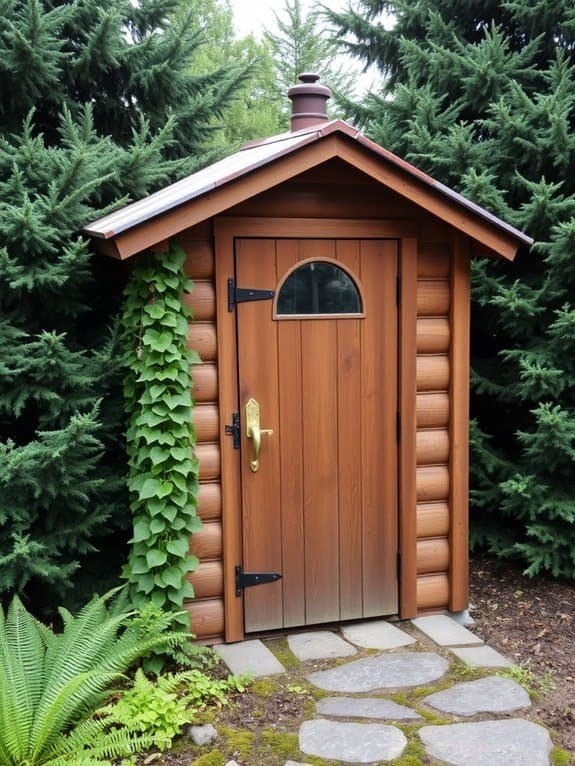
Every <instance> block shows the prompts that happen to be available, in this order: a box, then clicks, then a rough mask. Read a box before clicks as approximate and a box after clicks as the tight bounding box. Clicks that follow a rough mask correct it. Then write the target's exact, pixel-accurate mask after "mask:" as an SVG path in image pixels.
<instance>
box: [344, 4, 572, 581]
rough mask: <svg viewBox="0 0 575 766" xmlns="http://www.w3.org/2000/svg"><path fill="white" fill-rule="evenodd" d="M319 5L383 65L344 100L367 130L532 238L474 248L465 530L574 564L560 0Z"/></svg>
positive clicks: (507, 547)
mask: <svg viewBox="0 0 575 766" xmlns="http://www.w3.org/2000/svg"><path fill="white" fill-rule="evenodd" d="M384 12H389V13H392V14H393V15H394V17H395V25H394V26H393V27H392V28H389V27H388V28H386V25H385V24H383V23H382V19H383V16H382V14H383V13H384ZM332 20H333V21H334V23H335V24H336V25H337V26H338V29H339V33H340V34H341V35H343V36H345V39H347V40H348V41H349V49H350V51H351V52H352V53H353V54H354V55H356V56H357V57H359V58H360V59H361V60H362V61H363V62H364V64H368V63H369V64H373V63H375V64H377V66H378V67H379V70H380V72H381V73H382V75H383V76H384V77H385V78H386V79H385V84H384V86H383V87H382V90H381V92H379V93H373V94H371V95H370V96H369V97H368V98H366V99H365V100H364V102H363V103H361V104H358V105H357V107H356V108H355V110H354V116H355V118H356V119H357V120H359V121H360V122H361V123H362V124H363V126H364V127H365V129H366V131H367V132H368V133H369V134H370V136H371V137H372V138H373V139H374V140H376V141H378V142H379V143H381V144H383V145H384V146H386V147H388V148H389V149H391V150H392V151H395V152H397V153H398V154H400V155H401V156H403V157H405V158H406V159H407V160H409V161H410V162H413V163H414V164H415V165H417V166H418V167H420V168H422V169H423V170H425V171H427V172H429V173H430V174H432V175H433V176H435V177H436V178H438V179H439V180H441V181H442V182H444V183H446V184H448V185H450V186H452V187H454V188H456V189H457V190H459V191H460V192H462V193H463V194H464V195H466V196H467V197H469V198H470V199H472V200H475V201H476V202H477V203H479V204H480V205H482V206H484V207H486V208H487V209H489V210H491V211H492V212H493V213H495V214H496V215H498V216H500V217H502V218H503V219H505V220H507V221H509V222H510V223H512V224H514V225H515V226H517V227H518V228H520V229H522V230H524V231H526V232H527V233H529V234H530V235H531V236H533V237H534V238H535V240H536V244H535V246H534V247H533V248H532V250H531V252H530V253H529V254H527V253H522V254H520V255H519V257H518V259H517V261H516V263H515V264H514V265H508V264H501V263H494V262H487V261H484V260H478V261H477V262H476V263H474V272H473V274H474V282H473V298H474V313H473V328H474V332H473V345H472V352H473V361H472V364H473V369H474V375H473V384H474V392H475V395H474V399H473V401H472V404H473V408H474V412H475V415H476V417H477V422H476V423H475V424H474V428H473V450H472V461H471V466H472V479H473V505H474V509H475V513H474V521H475V524H474V531H473V540H474V542H475V543H476V544H477V543H479V544H484V545H486V546H487V547H488V548H489V549H490V550H491V551H492V552H495V553H497V554H498V555H500V556H509V557H519V558H521V559H522V560H523V561H524V562H525V563H526V565H527V572H528V573H529V574H535V573H537V572H539V571H543V570H546V571H549V572H552V573H553V574H555V575H562V576H567V577H573V576H575V523H574V522H575V482H574V480H573V476H574V475H575V300H574V297H573V296H574V295H575V176H574V175H573V168H574V167H575V130H574V129H575V9H574V7H573V4H572V3H570V2H568V0H536V2H532V3H525V2H521V1H520V0H517V2H515V1H514V0H510V1H509V2H502V1H501V0H481V1H479V0H449V2H447V0H401V1H400V0H397V2H382V1H381V0H360V2H359V5H358V9H357V10H356V11H349V12H346V13H342V14H332Z"/></svg>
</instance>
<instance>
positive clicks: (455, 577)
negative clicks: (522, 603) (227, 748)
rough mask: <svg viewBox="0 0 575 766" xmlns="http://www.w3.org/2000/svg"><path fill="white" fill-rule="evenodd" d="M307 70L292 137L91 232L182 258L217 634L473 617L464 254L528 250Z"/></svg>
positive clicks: (119, 253)
mask: <svg viewBox="0 0 575 766" xmlns="http://www.w3.org/2000/svg"><path fill="white" fill-rule="evenodd" d="M300 79H302V83H301V84H299V85H297V86H295V87H294V88H292V89H291V90H290V92H289V95H290V98H292V103H293V108H292V131H291V132H290V133H286V134H283V135H279V136H275V137H273V138H269V139H267V140H264V141H259V142H257V143H253V144H250V145H248V146H247V147H245V148H244V149H243V150H241V151H239V152H237V153H236V154H234V155H232V156H230V157H227V158H226V159H224V160H222V161H220V162H216V163H215V164H213V165H211V166H209V167H207V168H205V169H203V170H201V171H199V172H197V173H195V174H193V175H191V176H189V177H187V178H184V179H183V180H181V181H179V182H177V183H174V184H172V185H170V186H168V187H166V188H165V189H163V190H161V191H159V192H157V193H156V194H153V195H151V196H149V197H147V198H146V199H144V200H140V201H139V202H136V203H134V204H131V205H128V206H127V207H124V208H123V209H121V210H119V211H117V212H115V213H112V214H111V215H108V216H106V217H104V218H101V219H100V220H98V221H95V222H94V223H92V224H90V225H88V226H87V227H86V228H85V232H86V233H87V234H89V235H90V236H91V237H92V238H93V243H94V246H95V247H96V249H97V250H98V251H100V252H102V253H105V254H106V255H110V256H113V257H116V258H119V259H127V258H132V257H137V254H138V253H140V252H142V251H145V250H147V249H152V248H153V249H154V250H156V251H158V250H160V251H161V250H162V249H165V248H167V245H168V243H169V240H170V239H171V238H176V239H177V240H178V242H179V244H180V246H181V247H183V248H184V250H185V251H186V253H187V271H188V274H189V276H190V277H191V278H192V279H193V280H194V282H195V288H194V291H193V294H192V295H191V303H192V305H193V309H194V314H195V319H194V321H193V322H192V323H191V326H190V345H191V347H193V348H194V349H196V350H197V351H198V352H199V354H200V356H201V358H202V360H203V364H201V365H197V366H195V367H194V370H193V379H194V395H195V399H196V402H197V406H196V408H195V411H194V412H195V415H194V418H195V426H196V429H197V435H198V441H199V445H198V447H197V456H198V458H199V462H200V482H201V485H200V487H201V488H200V495H199V511H200V515H201V517H202V519H203V521H204V527H203V530H202V531H201V532H200V533H198V534H197V535H194V537H193V539H192V541H191V546H192V550H193V551H194V552H195V553H197V555H198V556H199V558H200V561H201V563H200V566H199V569H198V571H197V572H196V573H195V574H194V575H193V584H194V586H195V591H196V599H195V600H194V601H192V602H190V604H189V605H188V606H189V609H190V611H191V614H192V630H193V631H194V633H196V635H197V636H198V638H200V639H203V640H212V639H213V640H215V639H218V640H221V639H222V638H225V640H227V641H236V640H240V639H242V638H243V637H244V636H245V635H247V634H253V633H259V632H262V631H270V630H277V629H287V628H292V627H296V626H298V627H301V626H306V625H317V624H322V623H323V624H325V623H334V622H339V621H345V620H360V619H363V618H371V617H376V616H377V617H379V616H384V615H399V617H402V618H408V617H414V616H415V615H417V614H421V613H425V612H428V611H442V610H449V611H455V612H457V611H460V610H464V609H466V607H467V577H468V575H467V562H468V554H467V551H468V521H467V519H468V420H469V407H468V388H469V306H470V276H469V271H470V259H471V258H472V257H473V256H474V255H478V256H482V257H483V256H488V257H496V258H503V259H507V260H512V259H513V258H514V256H515V254H516V252H517V250H518V248H519V247H520V246H522V245H529V244H530V243H531V240H530V239H529V238H528V237H526V236H525V235H524V234H522V233H521V232H519V231H517V230H516V229H514V228H512V227H511V226H509V225H508V224H506V223H504V222H503V221H501V220H499V219H497V218H495V217H494V216H493V215H491V214H490V213H488V212H487V211H485V210H483V209H481V208H479V207H478V206H476V205H474V204H473V203H471V202H469V201H468V200H466V199H463V198H462V197H461V196H460V195H458V194H456V193H455V192H454V191H452V190H450V189H448V188H447V187H445V186H444V185H442V184H440V183H438V182H437V181H435V180H433V179H432V178H430V177H429V176H427V175H426V174H424V173H422V172H421V171H419V170H418V169H416V168H415V167H413V166H412V165H410V164H408V163H406V162H404V161H403V160H401V159H400V158H398V157H397V156H395V155H393V154H391V153H390V152H388V151H386V150H385V149H383V148H382V147H380V146H378V145H376V144H375V143H373V142H372V141H370V140H368V139H367V138H365V137H364V136H363V135H361V133H359V132H358V131H357V130H356V129H355V128H353V127H352V126H351V125H349V124H346V123H345V122H342V121H339V120H333V121H329V120H328V118H327V116H326V110H325V104H326V100H327V98H328V97H329V91H328V89H327V88H324V87H323V86H322V85H320V84H319V83H317V79H318V78H317V76H315V75H306V76H302V78H300ZM277 575H281V578H278V577H277ZM254 585H257V587H253V586H254Z"/></svg>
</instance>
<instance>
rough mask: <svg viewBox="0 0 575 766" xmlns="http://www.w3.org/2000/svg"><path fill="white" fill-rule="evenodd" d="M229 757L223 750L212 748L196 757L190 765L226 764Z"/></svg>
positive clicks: (223, 765)
mask: <svg viewBox="0 0 575 766" xmlns="http://www.w3.org/2000/svg"><path fill="white" fill-rule="evenodd" d="M226 763H227V759H226V757H225V755H224V754H223V753H222V751H221V750H212V751H211V753H204V754H203V755H200V757H199V758H196V759H195V760H194V761H192V763H191V764H190V766H226Z"/></svg>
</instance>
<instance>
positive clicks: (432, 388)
mask: <svg viewBox="0 0 575 766" xmlns="http://www.w3.org/2000/svg"><path fill="white" fill-rule="evenodd" d="M434 234H435V232H434ZM434 234H432V235H431V236H429V235H428V237H427V239H430V240H431V239H435V237H437V238H438V239H439V238H441V237H442V236H443V235H442V232H437V234H435V236H434ZM417 271H418V275H417V367H416V371H417V408H416V414H417V434H416V455H417V471H416V486H417V557H416V562H417V608H418V611H420V612H423V611H425V610H433V609H444V608H446V607H447V604H448V600H449V527H450V511H449V489H450V481H449V454H450V444H449V417H450V401H449V383H450V363H449V360H450V345H451V326H450V293H451V287H450V272H451V255H450V247H449V244H447V243H442V242H441V241H437V242H433V241H423V242H420V244H419V248H418V269H417Z"/></svg>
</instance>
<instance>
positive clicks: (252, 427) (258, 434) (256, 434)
mask: <svg viewBox="0 0 575 766" xmlns="http://www.w3.org/2000/svg"><path fill="white" fill-rule="evenodd" d="M263 434H267V435H268V436H272V434H273V431H272V429H271V428H260V405H259V403H258V402H256V400H255V399H250V400H249V401H247V402H246V436H247V437H248V439H251V440H252V441H253V445H254V452H253V459H252V460H250V468H251V470H252V471H253V472H254V473H255V472H256V471H257V470H258V468H259V467H260V450H261V448H262V435H263Z"/></svg>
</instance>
